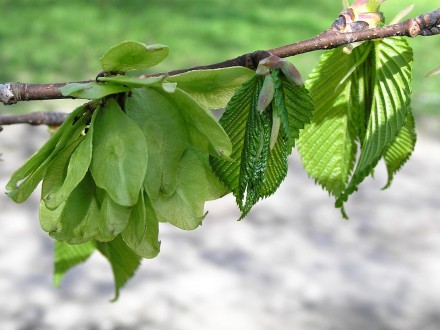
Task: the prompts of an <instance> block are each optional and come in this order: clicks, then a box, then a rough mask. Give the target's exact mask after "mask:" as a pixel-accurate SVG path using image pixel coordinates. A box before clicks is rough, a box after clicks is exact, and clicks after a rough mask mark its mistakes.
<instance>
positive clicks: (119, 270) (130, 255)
mask: <svg viewBox="0 0 440 330" xmlns="http://www.w3.org/2000/svg"><path fill="white" fill-rule="evenodd" d="M97 248H98V250H99V252H101V253H102V255H103V256H104V257H106V258H107V260H108V261H109V262H110V265H111V267H112V271H113V276H114V279H115V297H114V298H113V300H112V301H116V300H118V298H119V289H121V288H122V287H123V286H124V284H125V283H127V281H128V280H129V279H130V278H132V277H133V276H134V274H135V272H136V270H137V269H138V268H139V266H140V264H141V258H140V257H139V256H138V255H137V254H136V253H134V252H133V251H132V250H131V249H130V248H129V247H128V246H127V244H125V242H124V241H123V239H122V238H121V236H116V238H115V239H114V240H112V241H110V242H107V243H100V242H98V243H97Z"/></svg>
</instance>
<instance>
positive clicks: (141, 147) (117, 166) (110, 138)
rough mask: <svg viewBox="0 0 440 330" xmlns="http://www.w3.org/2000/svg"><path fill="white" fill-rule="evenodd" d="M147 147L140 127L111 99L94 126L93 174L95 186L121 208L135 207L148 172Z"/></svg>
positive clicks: (91, 166) (91, 167)
mask: <svg viewBox="0 0 440 330" xmlns="http://www.w3.org/2000/svg"><path fill="white" fill-rule="evenodd" d="M147 157H148V154H147V145H146V143H145V138H144V135H143V133H142V131H141V130H140V129H139V127H138V126H137V125H136V124H135V123H134V122H133V121H132V120H131V119H130V118H128V117H127V116H126V115H125V114H124V112H123V111H122V110H121V108H120V107H119V105H118V104H117V102H116V101H115V100H113V99H110V100H108V101H107V102H106V103H105V105H103V106H102V108H101V109H100V111H99V113H98V115H97V117H96V121H95V124H94V133H93V154H92V161H91V164H90V171H91V173H92V176H93V179H94V180H95V182H96V185H97V186H98V187H100V188H102V189H104V190H105V191H107V193H108V194H109V195H110V197H111V198H112V199H113V200H114V201H115V202H116V203H117V204H119V205H124V206H132V205H135V204H136V202H137V199H138V196H139V191H140V189H141V186H142V184H143V180H144V177H145V173H146V170H147Z"/></svg>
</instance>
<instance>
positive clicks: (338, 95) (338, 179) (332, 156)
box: [298, 45, 365, 196]
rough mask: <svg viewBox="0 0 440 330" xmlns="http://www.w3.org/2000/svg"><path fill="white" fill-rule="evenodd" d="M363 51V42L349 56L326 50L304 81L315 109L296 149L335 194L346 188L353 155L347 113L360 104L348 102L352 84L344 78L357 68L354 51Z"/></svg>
mask: <svg viewBox="0 0 440 330" xmlns="http://www.w3.org/2000/svg"><path fill="white" fill-rule="evenodd" d="M362 51H365V46H364V45H362V46H360V47H357V48H355V49H354V50H353V53H352V55H347V54H345V53H344V52H343V51H342V49H340V48H338V49H334V50H330V51H326V52H325V53H324V54H323V55H322V56H321V60H320V63H319V65H318V66H317V68H316V69H315V70H314V71H313V72H312V73H311V75H310V77H309V79H308V80H307V82H306V85H307V86H308V87H309V90H310V93H311V96H312V98H313V100H314V104H315V110H314V112H313V117H312V120H311V124H310V125H306V127H305V128H304V130H303V131H302V132H301V134H300V135H299V140H298V151H299V153H300V154H301V158H302V161H303V164H304V167H305V169H306V171H307V173H308V174H309V175H310V176H311V177H312V178H314V179H315V181H316V182H317V183H319V184H320V185H321V186H323V188H325V189H326V190H328V191H329V192H330V193H331V194H332V195H334V196H339V195H340V193H341V192H342V191H343V190H344V189H345V187H346V184H347V181H348V179H349V176H350V173H351V171H352V169H353V165H354V161H355V156H356V143H355V136H354V132H353V131H352V130H351V129H350V121H349V112H350V110H351V109H353V108H355V107H356V106H359V104H352V103H351V101H350V99H351V96H352V93H351V90H352V87H353V86H352V80H351V77H348V78H346V77H347V75H348V74H349V72H350V70H351V69H352V68H356V67H354V66H355V65H356V63H355V53H357V52H362ZM344 79H345V80H344ZM341 82H343V83H342V84H341Z"/></svg>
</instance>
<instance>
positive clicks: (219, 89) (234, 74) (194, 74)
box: [167, 67, 255, 109]
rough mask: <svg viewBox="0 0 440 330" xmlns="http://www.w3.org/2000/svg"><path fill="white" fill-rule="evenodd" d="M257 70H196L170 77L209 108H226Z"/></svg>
mask: <svg viewBox="0 0 440 330" xmlns="http://www.w3.org/2000/svg"><path fill="white" fill-rule="evenodd" d="M253 75H255V72H254V71H252V70H250V69H247V68H244V67H231V68H224V69H210V70H194V71H189V72H185V73H181V74H179V75H175V76H171V77H168V78H167V80H168V81H170V82H175V83H177V86H178V88H180V89H182V90H184V91H185V92H186V93H188V94H189V95H191V97H192V98H193V99H194V100H196V102H197V103H198V104H200V105H201V106H202V107H204V108H207V109H213V108H224V107H226V104H227V103H228V102H229V100H230V99H231V97H232V96H233V95H234V92H235V90H236V89H237V88H238V87H240V86H241V85H242V84H243V83H244V82H246V81H247V80H248V79H250V78H251V77H252V76H253Z"/></svg>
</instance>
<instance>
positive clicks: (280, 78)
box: [211, 70, 313, 218]
mask: <svg viewBox="0 0 440 330" xmlns="http://www.w3.org/2000/svg"><path fill="white" fill-rule="evenodd" d="M263 79H264V78H262V77H255V78H252V79H250V80H249V81H248V82H246V83H245V84H243V86H242V87H241V88H240V89H239V90H238V91H237V92H236V94H235V95H234V97H233V98H232V99H231V101H230V102H229V103H228V106H227V108H226V111H225V113H224V114H223V116H222V118H221V119H220V123H221V124H222V126H223V127H224V129H225V131H226V132H227V133H228V135H229V137H230V138H231V141H232V154H231V158H232V160H233V161H231V162H228V161H225V160H220V159H213V158H211V165H212V168H213V170H214V172H215V173H216V174H217V176H218V177H219V178H220V180H221V181H222V182H223V183H224V184H225V185H226V186H227V188H228V189H230V190H231V191H232V192H233V193H234V196H235V197H236V200H237V204H238V206H239V207H240V210H241V211H242V215H241V218H243V217H244V216H245V215H246V214H247V213H248V212H249V211H250V209H251V208H252V206H253V205H254V204H255V203H256V202H257V201H258V200H259V199H261V198H264V197H267V196H269V195H271V194H273V193H274V192H275V191H276V190H277V189H278V187H279V185H280V184H281V182H282V181H283V179H284V178H285V176H286V174H287V166H288V165H287V156H288V155H289V154H290V152H291V149H292V147H293V145H294V143H295V138H296V137H297V136H298V132H299V130H300V129H301V128H302V127H304V125H305V123H307V122H308V121H309V118H310V116H311V112H312V110H313V105H312V102H311V99H310V96H309V94H308V92H307V90H305V88H304V87H298V86H296V85H295V84H293V83H292V82H290V81H289V80H288V79H287V78H286V77H284V75H283V74H282V73H281V71H280V70H275V71H273V72H272V80H273V87H274V97H273V101H272V102H271V103H269V104H268V105H267V107H266V106H264V107H262V106H261V105H260V106H259V105H258V103H259V98H260V94H261V89H262V86H263ZM270 99H272V97H271V98H270ZM265 103H266V102H265ZM260 108H266V110H264V111H262V112H260V111H259V109H260Z"/></svg>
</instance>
